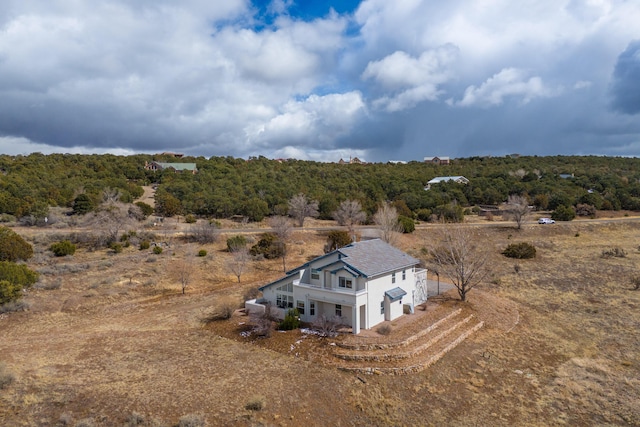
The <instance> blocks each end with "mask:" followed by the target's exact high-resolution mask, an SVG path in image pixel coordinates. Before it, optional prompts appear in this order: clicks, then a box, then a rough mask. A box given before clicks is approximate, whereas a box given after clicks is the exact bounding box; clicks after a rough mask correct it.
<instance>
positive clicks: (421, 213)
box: [416, 208, 433, 222]
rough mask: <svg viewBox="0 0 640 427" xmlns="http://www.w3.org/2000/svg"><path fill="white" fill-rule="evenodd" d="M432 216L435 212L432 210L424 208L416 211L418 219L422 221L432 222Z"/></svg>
mask: <svg viewBox="0 0 640 427" xmlns="http://www.w3.org/2000/svg"><path fill="white" fill-rule="evenodd" d="M432 214H433V212H431V209H427V208H422V209H418V210H417V211H416V218H418V220H420V221H425V222H426V221H431V215H432Z"/></svg>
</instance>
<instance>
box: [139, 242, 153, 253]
mask: <svg viewBox="0 0 640 427" xmlns="http://www.w3.org/2000/svg"><path fill="white" fill-rule="evenodd" d="M150 247H151V242H149V241H148V240H143V241H141V242H140V250H141V251H144V250H145V249H149V248H150Z"/></svg>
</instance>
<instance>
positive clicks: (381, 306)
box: [380, 300, 384, 314]
mask: <svg viewBox="0 0 640 427" xmlns="http://www.w3.org/2000/svg"><path fill="white" fill-rule="evenodd" d="M380 314H384V300H382V301H381V302H380Z"/></svg>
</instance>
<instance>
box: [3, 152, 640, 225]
mask: <svg viewBox="0 0 640 427" xmlns="http://www.w3.org/2000/svg"><path fill="white" fill-rule="evenodd" d="M152 160H157V161H163V162H194V163H196V164H197V168H198V173H197V174H195V175H193V174H190V173H175V172H174V171H173V170H171V169H169V170H164V171H149V170H145V169H144V165H145V162H148V161H152ZM0 171H1V172H2V175H0V213H2V214H4V215H5V220H7V215H9V216H12V217H15V218H22V217H25V216H31V217H36V218H38V217H44V216H46V214H47V211H48V208H49V207H50V206H62V207H69V208H71V207H73V204H74V200H75V199H76V197H78V196H79V195H81V194H84V195H86V196H87V197H88V199H89V202H87V200H86V197H84V196H83V198H82V199H83V200H82V201H83V203H86V204H87V205H88V206H89V207H90V206H97V205H98V204H99V202H100V201H101V197H102V195H103V194H104V191H105V190H107V189H109V190H117V191H118V192H119V198H120V201H122V202H125V203H130V202H132V201H133V200H135V198H137V197H140V195H142V188H141V186H142V185H149V184H157V185H158V188H157V192H156V204H157V209H158V212H157V213H158V214H159V215H165V216H171V215H174V214H177V213H179V214H194V215H198V216H202V217H212V218H224V217H230V216H232V215H245V216H247V217H249V218H250V219H252V220H260V219H262V218H263V217H264V216H268V215H272V214H284V213H286V211H287V201H288V200H289V199H290V198H291V197H293V196H294V195H296V194H299V193H304V194H305V195H307V197H308V198H309V199H311V200H317V201H318V202H319V213H320V218H331V215H332V213H333V212H334V211H335V209H336V208H337V207H338V205H339V204H340V202H341V201H343V200H346V199H355V200H358V201H360V202H361V204H362V206H363V209H364V210H365V211H366V212H367V214H369V215H371V214H372V213H373V212H375V210H376V207H377V205H378V204H379V203H380V202H381V201H395V202H396V205H397V206H398V208H399V211H402V210H403V208H404V205H405V204H406V207H407V208H408V209H409V210H410V211H411V213H412V214H413V215H414V216H417V217H421V218H422V219H424V218H427V217H428V216H429V215H430V214H431V213H432V212H437V211H438V209H443V208H444V207H446V206H450V205H451V204H454V205H455V206H461V207H471V206H475V205H485V204H486V205H495V204H500V203H503V202H505V201H506V200H507V198H508V196H509V195H512V194H517V195H522V196H526V197H527V199H528V200H529V202H530V204H532V205H536V206H537V207H539V208H542V209H552V210H553V209H556V208H557V207H559V206H573V207H575V206H577V205H579V204H581V205H588V206H593V207H595V208H596V209H604V210H619V209H625V210H640V159H637V158H625V157H595V156H584V157H581V156H552V157H526V156H523V157H517V156H516V157H472V158H463V159H453V160H452V163H451V165H443V166H439V165H433V164H427V163H422V162H411V163H408V164H390V163H387V164H382V163H374V164H364V165H355V164H354V165H349V164H346V165H340V164H336V163H319V162H312V161H300V160H288V161H276V160H269V159H266V158H264V157H257V158H251V159H249V160H244V159H237V158H232V157H212V158H210V159H206V158H204V157H197V158H193V157H184V158H182V159H174V158H171V157H163V156H151V155H135V156H114V155H72V154H52V155H43V154H39V153H34V154H31V155H28V156H7V155H2V156H0ZM454 175H463V176H465V177H466V178H468V179H469V180H470V183H469V184H468V185H464V184H455V183H441V184H437V185H435V186H432V188H431V189H430V190H428V191H425V189H424V187H425V185H426V184H427V182H428V181H429V180H431V179H432V178H434V177H436V176H454ZM83 209H84V208H83ZM399 213H401V214H402V213H403V212H399ZM407 213H409V212H408V211H406V210H405V212H404V214H407Z"/></svg>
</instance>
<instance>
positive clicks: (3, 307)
mask: <svg viewBox="0 0 640 427" xmlns="http://www.w3.org/2000/svg"><path fill="white" fill-rule="evenodd" d="M28 309H29V304H27V303H26V302H24V301H20V300H17V301H11V302H7V303H5V304H0V314H2V313H15V312H16V311H27V310H28Z"/></svg>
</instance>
